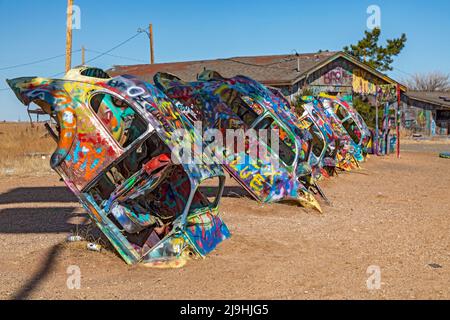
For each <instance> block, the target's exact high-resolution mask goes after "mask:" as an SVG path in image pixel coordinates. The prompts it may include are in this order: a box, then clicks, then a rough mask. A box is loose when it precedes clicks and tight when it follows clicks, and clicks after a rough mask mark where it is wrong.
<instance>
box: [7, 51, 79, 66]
mask: <svg viewBox="0 0 450 320" xmlns="http://www.w3.org/2000/svg"><path fill="white" fill-rule="evenodd" d="M79 51H81V50H75V51H72V53H76V52H79ZM65 55H66V54H60V55H57V56H53V57H49V58H44V59H40V60H36V61H33V62H26V63H21V64H16V65H14V66H9V67H2V68H0V71H2V70H9V69H15V68H20V67H25V66H30V65H33V64H38V63H42V62H47V61H50V60H54V59H57V58H61V57H64V56H65Z"/></svg>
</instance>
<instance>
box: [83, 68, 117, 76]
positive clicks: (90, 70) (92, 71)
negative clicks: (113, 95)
mask: <svg viewBox="0 0 450 320" xmlns="http://www.w3.org/2000/svg"><path fill="white" fill-rule="evenodd" d="M81 75H82V76H86V77H92V78H100V79H109V78H111V77H110V76H109V74H107V73H106V72H105V71H103V70H102V69H98V68H88V69H85V70H83V71H81Z"/></svg>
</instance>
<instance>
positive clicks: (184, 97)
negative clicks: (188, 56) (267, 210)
mask: <svg viewBox="0 0 450 320" xmlns="http://www.w3.org/2000/svg"><path fill="white" fill-rule="evenodd" d="M154 82H155V84H156V86H158V87H159V88H160V89H161V90H163V91H164V92H165V93H166V95H168V96H169V97H170V98H172V99H174V100H177V101H180V102H181V104H182V105H184V106H185V107H188V110H185V113H186V114H187V117H189V118H191V120H194V121H197V122H201V126H202V128H203V131H205V132H206V131H208V130H209V129H216V130H220V131H221V133H222V136H225V137H226V136H227V132H230V131H233V130H236V131H239V130H240V131H241V132H242V134H243V135H246V134H247V133H248V132H250V131H251V130H254V132H256V131H260V130H264V129H268V130H275V131H277V133H278V136H279V140H278V141H279V152H274V150H272V148H271V147H272V145H271V144H270V142H269V141H266V142H264V141H261V140H260V139H253V140H252V141H251V143H249V145H250V146H251V147H252V148H254V149H258V150H259V151H258V156H254V154H253V155H252V154H251V153H249V152H248V150H247V146H246V148H245V150H236V149H235V148H234V147H228V144H227V143H225V145H223V148H222V149H221V150H219V151H218V153H220V154H221V155H222V154H223V155H224V159H223V160H224V161H223V167H224V168H225V169H226V170H227V171H228V173H229V174H230V175H231V176H232V177H233V178H234V179H235V180H236V181H237V182H238V183H239V184H240V185H241V186H242V187H243V188H244V189H246V190H247V191H248V192H249V194H250V195H251V196H252V197H253V198H255V199H256V200H258V201H262V202H281V201H286V202H294V203H297V204H300V205H301V206H304V207H313V208H315V209H317V210H319V211H321V209H320V205H319V203H318V202H317V200H316V199H315V198H314V196H313V195H312V193H311V192H310V191H309V190H308V188H307V187H306V186H305V184H304V182H303V181H304V180H310V179H311V174H312V172H311V167H310V166H309V165H308V163H307V159H308V154H309V152H310V144H309V141H310V139H311V136H310V135H309V133H308V132H307V131H301V135H295V134H294V133H292V131H291V130H290V129H289V127H288V126H286V125H285V124H284V122H283V121H281V120H280V119H279V117H278V116H277V114H276V113H275V112H273V110H272V109H271V108H270V106H271V105H272V104H273V102H272V101H270V100H269V99H267V97H266V96H264V95H263V94H261V92H260V91H259V90H257V89H255V88H254V87H253V86H250V85H248V83H249V79H248V78H246V77H243V76H236V77H234V78H230V79H226V78H223V77H221V76H220V75H219V74H217V73H216V72H211V71H205V72H203V73H202V74H201V75H200V76H199V78H198V81H195V82H189V83H188V82H184V81H182V80H181V79H179V78H178V77H176V76H175V75H171V74H167V73H157V74H156V75H155V77H154ZM267 138H269V137H267ZM229 140H230V139H227V141H229Z"/></svg>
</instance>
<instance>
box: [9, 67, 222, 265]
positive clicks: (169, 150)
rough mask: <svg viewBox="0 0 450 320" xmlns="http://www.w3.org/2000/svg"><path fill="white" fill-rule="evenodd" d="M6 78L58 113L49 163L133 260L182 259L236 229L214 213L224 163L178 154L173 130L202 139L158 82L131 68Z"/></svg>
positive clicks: (23, 95)
mask: <svg viewBox="0 0 450 320" xmlns="http://www.w3.org/2000/svg"><path fill="white" fill-rule="evenodd" d="M75 74H76V75H79V73H75ZM80 79H81V80H80ZM8 84H9V86H10V87H11V88H12V89H13V90H14V92H15V93H16V96H17V97H18V98H19V100H20V101H21V102H22V103H24V104H25V105H29V104H30V103H31V102H34V103H36V104H37V105H38V106H40V107H41V109H42V110H44V111H45V112H46V113H48V114H49V115H50V116H51V117H52V118H53V119H55V121H56V123H57V133H55V132H53V135H55V136H56V137H57V149H56V151H55V152H54V153H53V155H52V157H51V167H52V168H53V169H54V170H55V171H56V172H57V173H58V174H59V175H60V176H61V177H62V178H63V180H64V182H65V184H66V185H67V186H68V187H69V188H70V189H71V190H72V192H73V193H74V194H75V195H76V196H77V197H78V198H79V200H80V202H81V204H82V205H83V206H84V208H85V209H86V210H87V212H88V214H89V216H90V218H91V219H92V220H93V221H94V222H95V223H96V225H97V226H98V227H99V229H100V230H101V231H102V232H103V233H104V235H105V236H106V237H107V238H108V239H109V241H110V242H111V244H112V245H113V246H114V248H115V249H116V250H117V251H118V253H119V254H120V255H121V256H122V258H123V259H124V260H125V261H126V262H127V263H129V264H135V263H138V262H141V263H144V264H146V265H148V266H155V267H180V266H182V265H184V264H185V262H186V261H187V259H188V257H194V258H195V257H204V256H205V255H206V254H208V253H209V252H210V251H211V250H213V249H214V248H215V247H216V245H217V244H218V243H220V242H221V241H222V240H224V239H226V238H228V237H229V236H230V234H229V231H228V229H227V226H226V225H225V223H224V222H223V221H222V219H221V218H220V216H219V213H218V204H219V200H220V197H221V195H222V192H223V188H224V180H225V177H224V173H223V170H222V168H221V166H220V165H218V164H214V161H210V164H208V165H206V164H204V163H203V162H202V160H201V159H200V160H199V159H196V160H197V161H193V162H189V163H185V162H183V161H181V160H180V154H179V152H178V149H177V147H178V144H179V143H180V141H179V140H180V139H182V138H180V136H179V135H178V134H177V132H178V131H177V130H180V129H181V130H184V131H183V132H184V133H185V135H187V136H189V137H190V140H191V141H192V142H193V143H194V144H201V143H202V141H201V137H199V136H198V135H196V133H195V130H194V129H193V127H192V125H191V124H190V122H189V121H188V120H186V119H185V117H184V115H182V114H179V113H178V112H177V108H175V107H174V105H173V103H172V102H171V100H170V99H169V98H167V96H165V95H164V93H162V92H161V91H160V90H159V89H157V88H156V87H154V86H153V85H151V84H149V83H145V82H142V81H140V80H138V79H136V78H134V77H132V76H126V75H124V76H118V77H115V78H109V77H108V76H105V77H104V78H103V79H102V78H97V77H92V76H89V75H88V76H83V77H81V78H80V77H78V76H75V77H73V79H72V77H71V76H70V74H68V76H66V77H65V78H64V79H45V78H37V77H28V78H17V79H13V80H8ZM211 179H212V180H213V181H218V182H217V184H218V187H217V193H216V198H215V200H214V201H213V202H212V203H211V202H210V201H209V200H208V198H206V197H205V196H204V195H203V194H202V193H201V192H200V191H199V185H200V184H201V183H202V182H204V181H205V180H211Z"/></svg>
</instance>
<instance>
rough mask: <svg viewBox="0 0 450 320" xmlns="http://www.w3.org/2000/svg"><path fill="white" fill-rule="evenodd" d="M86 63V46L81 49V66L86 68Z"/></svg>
mask: <svg viewBox="0 0 450 320" xmlns="http://www.w3.org/2000/svg"><path fill="white" fill-rule="evenodd" d="M85 63H86V49H85V48H84V46H82V47H81V64H82V65H83V66H84V64H85Z"/></svg>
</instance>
